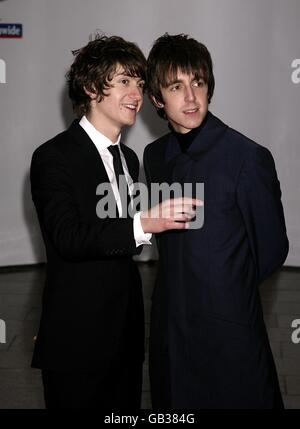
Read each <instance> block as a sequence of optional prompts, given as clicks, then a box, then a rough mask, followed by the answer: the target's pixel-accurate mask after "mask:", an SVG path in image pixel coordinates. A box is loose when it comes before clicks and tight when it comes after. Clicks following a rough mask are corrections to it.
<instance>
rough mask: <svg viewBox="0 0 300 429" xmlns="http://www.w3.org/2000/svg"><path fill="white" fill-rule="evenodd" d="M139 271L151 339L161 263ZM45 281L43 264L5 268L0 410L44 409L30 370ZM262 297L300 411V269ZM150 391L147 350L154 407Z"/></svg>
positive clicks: (287, 394)
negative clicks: (153, 296)
mask: <svg viewBox="0 0 300 429" xmlns="http://www.w3.org/2000/svg"><path fill="white" fill-rule="evenodd" d="M139 269H140V272H141V275H142V279H143V291H144V299H145V311H146V326H145V328H146V337H147V339H148V336H149V317H150V302H151V300H150V297H151V292H152V288H153V282H154V278H155V271H156V264H155V263H154V262H152V263H145V262H141V263H139ZM43 282H44V266H43V265H37V266H27V267H10V268H1V269H0V409H4V408H8V409H25V408H30V409H40V408H44V401H43V390H42V385H41V379H40V372H39V371H38V370H35V369H31V368H30V362H31V356H32V350H33V337H34V335H35V334H36V332H37V327H38V322H39V317H40V302H41V292H42V289H43ZM261 296H262V301H263V307H264V314H265V320H266V324H267V328H268V333H269V338H270V342H271V346H272V349H273V353H274V358H275V362H276V366H277V370H278V374H279V379H280V386H281V390H282V394H283V398H284V402H285V406H286V408H297V409H300V342H299V343H297V342H296V343H294V342H293V341H292V334H293V331H295V333H294V337H295V339H296V340H297V337H298V338H299V339H300V332H299V335H298V336H297V335H296V327H294V328H293V327H292V326H291V324H292V322H293V320H296V319H300V269H293V268H284V269H283V270H282V271H281V272H280V273H278V274H276V275H275V276H273V277H272V278H271V279H269V280H268V281H267V282H265V283H264V284H263V285H262V287H261ZM295 323H296V322H295ZM299 324H300V320H299ZM299 326H300V325H299ZM4 334H5V336H6V338H5V339H4ZM4 340H6V342H5V343H4ZM147 342H148V340H147ZM146 350H147V351H148V344H147V348H146ZM149 390H150V389H149V379H148V353H147V355H146V361H145V366H144V385H143V400H142V407H143V408H144V409H149V408H151V400H150V391H149Z"/></svg>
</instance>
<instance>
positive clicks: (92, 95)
mask: <svg viewBox="0 0 300 429" xmlns="http://www.w3.org/2000/svg"><path fill="white" fill-rule="evenodd" d="M84 92H85V93H86V95H88V96H89V97H90V99H91V100H97V99H98V94H97V92H96V91H89V90H87V89H86V87H84Z"/></svg>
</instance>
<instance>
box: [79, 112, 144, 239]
mask: <svg viewBox="0 0 300 429" xmlns="http://www.w3.org/2000/svg"><path fill="white" fill-rule="evenodd" d="M79 125H80V126H81V127H82V128H83V129H84V131H85V132H86V133H87V135H88V136H89V138H90V139H91V140H92V142H93V143H94V145H95V146H96V148H97V150H98V152H99V155H100V156H101V159H102V161H103V164H104V167H105V170H106V173H107V176H108V178H109V181H110V184H111V187H112V190H113V193H114V197H115V199H116V203H117V207H118V211H119V214H120V216H122V204H121V198H120V193H119V188H118V183H117V178H116V175H115V170H114V165H113V156H112V154H111V153H110V151H109V150H108V147H109V146H111V145H115V144H117V145H120V139H121V134H120V135H119V137H118V140H117V141H116V142H114V143H113V142H111V141H110V140H109V139H108V138H107V137H106V136H105V135H103V134H102V133H100V131H98V130H97V129H96V128H95V127H94V126H93V125H92V124H91V123H90V121H89V120H88V119H87V118H86V116H83V117H82V118H81V120H80V122H79ZM120 154H121V161H122V166H123V170H124V174H125V178H126V181H127V184H128V189H129V194H130V195H132V191H133V180H132V178H131V176H130V174H129V171H128V167H127V164H126V160H125V157H124V155H123V152H122V151H121V150H120ZM133 234H134V239H135V242H136V246H137V247H138V246H140V245H141V244H151V241H150V239H151V237H152V234H149V233H144V231H143V228H142V225H141V212H138V213H136V214H135V215H134V217H133Z"/></svg>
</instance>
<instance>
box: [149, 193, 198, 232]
mask: <svg viewBox="0 0 300 429" xmlns="http://www.w3.org/2000/svg"><path fill="white" fill-rule="evenodd" d="M199 206H203V201H201V200H197V199H195V198H189V197H183V198H174V199H170V200H166V201H163V202H162V203H160V204H157V205H156V206H154V207H152V208H151V209H149V210H147V211H146V212H142V214H141V225H142V228H143V230H144V232H145V233H147V232H151V233H159V232H163V231H167V230H169V229H187V228H189V221H190V220H191V219H193V217H195V214H196V208H197V207H199Z"/></svg>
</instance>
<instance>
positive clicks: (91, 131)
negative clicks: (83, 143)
mask: <svg viewBox="0 0 300 429" xmlns="http://www.w3.org/2000/svg"><path fill="white" fill-rule="evenodd" d="M79 125H80V126H81V127H82V128H83V129H84V131H85V132H86V133H87V135H88V136H89V138H90V139H91V140H92V142H93V143H94V145H95V146H96V147H97V149H98V151H102V150H104V149H107V148H108V147H109V146H111V145H115V144H120V140H121V134H120V135H119V137H118V140H117V141H116V142H115V143H113V142H112V141H111V140H109V138H107V137H106V136H105V135H104V134H102V133H100V131H98V130H97V129H96V128H95V127H94V125H92V124H91V123H90V121H89V120H88V119H87V117H86V116H83V117H82V118H81V119H80V121H79Z"/></svg>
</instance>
